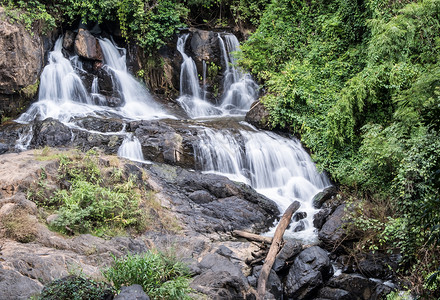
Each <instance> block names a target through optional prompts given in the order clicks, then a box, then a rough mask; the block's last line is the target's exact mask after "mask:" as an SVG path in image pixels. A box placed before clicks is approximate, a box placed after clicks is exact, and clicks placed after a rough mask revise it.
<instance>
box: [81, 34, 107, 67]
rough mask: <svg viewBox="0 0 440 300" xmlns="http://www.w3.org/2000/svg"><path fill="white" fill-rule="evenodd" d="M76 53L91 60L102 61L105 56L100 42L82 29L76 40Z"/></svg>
mask: <svg viewBox="0 0 440 300" xmlns="http://www.w3.org/2000/svg"><path fill="white" fill-rule="evenodd" d="M75 52H76V54H78V56H81V57H83V58H86V59H90V60H99V61H102V59H103V54H102V49H101V46H100V45H99V42H98V40H97V39H96V38H95V37H94V36H93V35H92V34H91V33H90V32H89V31H88V30H85V29H83V28H80V29H79V31H78V34H77V35H76V38H75Z"/></svg>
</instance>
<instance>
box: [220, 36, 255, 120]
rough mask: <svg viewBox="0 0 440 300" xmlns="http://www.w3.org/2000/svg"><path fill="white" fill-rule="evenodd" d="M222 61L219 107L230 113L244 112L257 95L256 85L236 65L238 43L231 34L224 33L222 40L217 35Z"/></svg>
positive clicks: (247, 74)
mask: <svg viewBox="0 0 440 300" xmlns="http://www.w3.org/2000/svg"><path fill="white" fill-rule="evenodd" d="M218 38H219V43H220V49H221V51H222V57H223V61H224V63H225V65H226V68H225V71H224V72H223V77H224V79H223V90H224V95H223V97H222V102H221V107H222V109H223V111H228V112H229V113H230V114H245V113H246V112H247V110H248V109H249V107H250V106H251V104H252V103H253V102H254V101H255V100H256V99H257V97H258V85H257V84H256V83H255V81H254V80H253V79H252V77H251V76H250V75H249V73H244V72H242V71H241V70H240V69H239V68H237V67H236V60H235V57H234V53H236V52H237V51H239V50H240V43H239V42H238V39H237V37H236V36H235V35H233V34H226V35H224V39H225V42H226V45H225V42H224V41H223V39H222V38H221V36H220V34H219V35H218Z"/></svg>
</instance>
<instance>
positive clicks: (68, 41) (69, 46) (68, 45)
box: [63, 30, 75, 51]
mask: <svg viewBox="0 0 440 300" xmlns="http://www.w3.org/2000/svg"><path fill="white" fill-rule="evenodd" d="M74 43H75V33H74V32H73V31H70V30H67V31H66V33H64V37H63V48H64V49H66V50H68V51H72V50H73V45H74Z"/></svg>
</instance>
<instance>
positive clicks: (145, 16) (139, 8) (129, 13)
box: [116, 0, 187, 50]
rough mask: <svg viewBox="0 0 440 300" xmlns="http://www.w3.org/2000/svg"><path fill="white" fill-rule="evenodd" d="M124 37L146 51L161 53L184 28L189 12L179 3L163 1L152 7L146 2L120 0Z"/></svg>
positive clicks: (121, 25) (120, 21)
mask: <svg viewBox="0 0 440 300" xmlns="http://www.w3.org/2000/svg"><path fill="white" fill-rule="evenodd" d="M116 10H117V16H118V20H119V24H120V28H121V31H122V34H123V36H125V37H126V38H128V37H134V38H135V40H136V41H137V43H138V44H139V45H140V46H142V47H143V48H144V49H148V50H157V49H159V48H160V47H161V46H162V45H164V44H165V41H166V40H167V39H169V38H171V37H172V36H173V34H175V33H176V32H177V29H178V28H179V27H182V26H183V24H182V23H181V21H180V18H181V17H184V16H186V14H187V9H186V8H185V7H184V6H183V5H181V4H179V3H178V2H176V1H171V0H161V1H157V2H153V3H152V4H148V3H145V1H143V0H136V1H128V0H120V1H118V2H117V4H116Z"/></svg>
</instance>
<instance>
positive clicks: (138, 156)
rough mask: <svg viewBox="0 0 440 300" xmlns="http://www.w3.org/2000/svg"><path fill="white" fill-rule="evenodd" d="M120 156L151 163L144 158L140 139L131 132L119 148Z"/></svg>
mask: <svg viewBox="0 0 440 300" xmlns="http://www.w3.org/2000/svg"><path fill="white" fill-rule="evenodd" d="M118 156H119V157H124V158H127V159H130V160H133V161H138V162H144V163H149V162H147V161H145V160H144V154H143V153H142V146H141V143H140V142H139V139H138V138H137V137H135V136H133V135H132V134H131V133H128V134H127V135H126V136H125V138H124V140H123V141H122V144H121V146H120V147H119V149H118Z"/></svg>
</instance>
